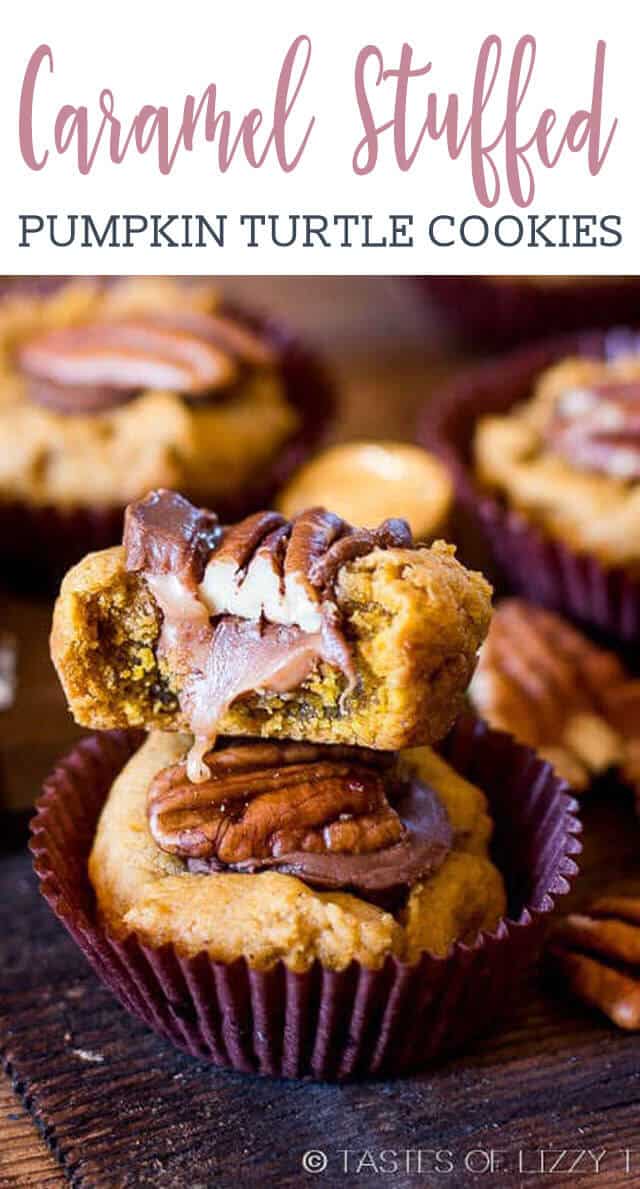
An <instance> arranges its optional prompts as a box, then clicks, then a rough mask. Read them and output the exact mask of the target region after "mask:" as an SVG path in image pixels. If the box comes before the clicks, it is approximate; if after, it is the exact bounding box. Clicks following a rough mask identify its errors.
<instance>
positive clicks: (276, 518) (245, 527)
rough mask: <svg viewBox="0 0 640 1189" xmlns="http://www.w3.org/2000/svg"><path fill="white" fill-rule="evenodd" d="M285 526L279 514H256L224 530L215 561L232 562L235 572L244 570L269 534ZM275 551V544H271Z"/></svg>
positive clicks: (284, 521)
mask: <svg viewBox="0 0 640 1189" xmlns="http://www.w3.org/2000/svg"><path fill="white" fill-rule="evenodd" d="M286 524H287V522H286V520H285V519H284V516H281V515H280V513H279V512H256V513H255V515H254V516H247V518H246V519H245V520H241V521H239V523H238V524H234V525H232V527H231V528H227V529H224V532H223V536H222V538H221V541H220V544H219V545H218V547H217V550H216V560H217V561H230V562H233V563H234V565H235V567H236V569H237V570H245V569H246V567H247V565H248V564H249V562H250V561H251V558H252V557H253V555H254V554H255V552H256V549H258V548H259V547H260V546H261V545H262V544H263V543H266V540H265V539H268V538H269V537H270V536H271V534H272V533H273V532H274V531H275V530H276V529H280V528H283V527H284V526H285V525H286ZM273 549H274V551H275V543H274V544H273Z"/></svg>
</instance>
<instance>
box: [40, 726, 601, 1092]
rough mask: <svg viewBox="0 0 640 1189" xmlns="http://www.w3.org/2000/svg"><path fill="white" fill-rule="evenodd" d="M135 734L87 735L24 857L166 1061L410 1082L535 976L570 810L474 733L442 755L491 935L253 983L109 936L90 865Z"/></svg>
mask: <svg viewBox="0 0 640 1189" xmlns="http://www.w3.org/2000/svg"><path fill="white" fill-rule="evenodd" d="M139 743H140V734H139V733H135V734H134V733H131V732H130V733H127V732H123V731H114V732H108V733H104V734H100V735H97V734H96V735H90V736H89V737H88V738H86V739H84V740H83V741H82V742H81V743H80V744H78V745H77V746H76V747H75V748H74V750H73V751H71V752H70V753H69V755H68V756H67V757H66V758H65V759H63V760H62V761H61V762H60V764H59V765H58V767H57V768H56V769H55V770H54V772H53V773H52V774H51V776H50V777H49V779H48V780H47V782H46V784H45V787H44V790H43V793H42V795H41V797H40V800H39V802H38V805H37V811H36V814H35V816H34V819H33V822H32V827H31V830H32V837H31V850H32V852H33V855H34V858H35V869H36V872H37V874H38V877H39V880H40V887H41V890H42V893H43V895H44V896H45V898H46V899H47V901H48V902H49V904H50V905H51V908H52V909H53V911H54V912H55V913H56V915H57V916H58V917H59V918H60V920H61V921H62V923H63V924H64V925H65V927H66V928H67V929H68V930H69V932H70V933H71V935H72V936H73V937H74V939H75V940H76V942H77V943H78V945H79V946H80V948H81V949H82V951H83V952H84V954H85V956H86V957H87V958H88V960H89V962H90V963H91V965H92V966H93V969H94V970H95V972H96V974H97V975H98V977H99V978H100V979H102V981H103V982H104V983H106V985H107V986H108V987H109V988H110V990H111V991H113V993H114V995H116V996H117V998H118V999H119V1000H120V1002H121V1003H122V1004H123V1005H124V1007H125V1008H127V1009H128V1010H129V1011H130V1012H132V1013H133V1014H134V1015H136V1016H138V1017H139V1018H140V1019H141V1020H144V1022H145V1023H146V1024H148V1025H149V1027H150V1028H153V1029H155V1031H156V1032H159V1033H160V1034H161V1035H162V1036H164V1037H166V1038H167V1039H168V1040H170V1041H171V1042H172V1043H173V1044H174V1045H177V1046H178V1047H179V1048H181V1049H186V1050H187V1052H189V1053H191V1054H193V1055H194V1056H197V1057H200V1058H206V1059H208V1060H209V1061H211V1062H213V1064H214V1065H222V1066H230V1067H232V1068H234V1069H239V1070H245V1071H247V1072H251V1073H261V1074H271V1075H276V1076H283V1077H295V1078H300V1077H313V1078H317V1079H322V1080H342V1079H346V1078H356V1077H366V1076H372V1075H375V1076H390V1075H397V1074H403V1073H408V1072H410V1071H412V1070H416V1069H420V1068H422V1067H424V1066H426V1065H428V1064H429V1063H431V1062H433V1061H434V1060H435V1059H437V1058H439V1057H440V1056H441V1055H442V1054H443V1053H445V1052H449V1051H452V1050H454V1049H460V1048H461V1047H462V1046H464V1045H465V1044H466V1043H467V1042H468V1041H469V1040H470V1039H471V1038H472V1037H474V1036H476V1035H479V1034H482V1033H484V1032H486V1031H487V1030H488V1029H489V1028H490V1026H491V1025H492V1024H494V1023H495V1021H496V1020H497V1019H501V1018H502V1017H503V1015H504V1014H505V1012H506V1011H507V1009H508V1006H509V1004H510V1003H513V1002H514V1001H515V999H516V995H517V990H518V988H519V986H520V984H521V982H522V980H523V979H524V978H525V977H526V975H527V972H528V971H529V970H530V967H531V964H532V962H533V961H534V960H535V958H536V956H537V954H538V952H539V948H540V942H541V934H542V929H543V926H544V923H545V919H546V918H547V917H548V915H549V913H550V912H551V910H552V909H553V907H554V901H555V898H556V897H557V896H562V895H564V893H565V892H567V891H568V889H569V884H570V882H571V880H572V878H573V877H574V875H575V874H576V872H577V867H576V862H575V858H576V855H577V854H578V852H579V850H580V843H579V841H578V839H577V837H576V835H577V834H578V832H579V829H580V826H579V822H578V820H577V817H576V815H575V811H576V802H575V801H574V800H572V799H571V798H570V797H569V796H568V795H567V793H566V791H565V789H566V785H565V784H564V782H562V781H561V780H560V779H559V778H558V777H557V776H555V775H554V773H553V770H552V769H551V767H550V766H549V765H548V764H546V763H545V762H543V761H542V760H541V759H539V758H538V757H537V756H536V755H535V754H534V753H533V752H532V751H531V750H529V749H528V748H526V747H522V746H521V745H519V744H517V743H515V742H514V740H512V739H511V738H510V736H508V735H504V734H502V733H500V732H495V731H492V730H490V729H489V727H487V726H486V724H484V723H482V722H480V721H479V720H477V719H475V718H472V717H465V718H463V719H461V720H460V721H459V722H458V724H457V725H456V727H455V728H454V730H453V731H452V733H451V734H450V736H449V737H448V739H447V740H446V741H445V743H444V745H443V747H442V751H443V754H444V755H445V756H446V758H447V759H448V760H449V762H450V763H451V764H453V766H454V767H455V768H456V769H457V770H458V771H459V772H461V773H463V774H464V775H465V776H467V777H468V778H469V779H470V780H472V781H474V782H476V783H477V784H478V785H480V787H481V788H483V789H484V791H485V793H486V794H487V796H488V799H489V802H490V807H491V812H492V814H493V817H494V820H495V823H496V834H495V859H496V862H497V863H498V865H499V866H500V868H501V870H502V872H503V874H504V877H505V881H506V885H507V890H508V898H509V908H508V916H507V917H506V918H505V919H503V920H502V921H501V922H500V923H499V925H498V927H497V928H496V930H495V932H484V933H481V934H480V935H479V936H478V938H477V940H476V941H475V943H474V944H472V945H465V944H462V943H456V944H455V945H453V946H452V947H451V949H450V951H449V953H448V954H447V955H446V956H445V957H434V956H433V955H431V954H428V953H425V954H424V955H423V956H422V957H421V959H420V961H418V962H417V963H415V964H413V965H408V964H406V963H403V962H400V961H398V960H397V959H395V958H388V959H387V961H386V962H385V964H384V966H383V967H382V968H381V969H379V970H369V969H366V968H365V967H364V966H362V965H360V964H359V963H357V962H352V963H351V964H350V965H349V966H348V967H347V968H346V969H345V970H341V971H333V970H328V969H325V968H323V967H322V966H321V964H320V963H319V962H318V961H316V962H315V963H314V965H313V966H312V967H311V968H310V969H309V970H308V971H307V972H306V973H303V974H296V973H293V972H292V971H290V970H289V969H287V967H286V966H285V965H284V963H283V962H281V961H280V962H278V963H277V964H276V965H274V966H273V967H271V968H270V969H269V970H266V971H257V970H252V969H251V967H250V966H249V965H248V964H247V962H246V961H245V960H244V959H240V960H238V961H236V962H233V963H231V964H229V965H227V964H224V963H222V962H217V961H213V960H212V959H211V958H210V957H209V956H208V955H207V954H206V953H199V954H197V955H196V956H195V957H186V956H185V955H184V954H181V953H180V952H179V951H178V950H177V949H176V948H174V946H173V945H164V946H162V947H160V948H155V947H153V946H150V945H147V944H144V943H143V942H142V941H141V940H140V939H139V937H138V936H137V935H136V934H134V933H132V934H130V935H128V936H127V937H125V938H121V939H116V938H115V937H113V936H111V935H110V934H109V932H108V931H107V930H106V928H105V926H104V924H103V923H101V921H100V920H99V918H98V916H97V914H96V905H95V899H94V895H93V890H92V887H91V884H90V881H89V877H88V871H87V860H88V856H89V852H90V849H91V845H92V842H93V837H94V834H95V830H96V824H97V820H98V816H99V814H100V810H101V808H102V805H103V804H104V801H105V798H106V796H107V794H108V792H109V789H110V787H111V785H112V783H113V781H114V779H115V777H116V776H117V774H118V772H119V771H120V770H121V768H122V767H123V766H124V764H125V763H126V761H127V760H128V758H129V757H130V756H131V755H132V754H133V752H134V751H135V749H136V747H137V746H138V745H139Z"/></svg>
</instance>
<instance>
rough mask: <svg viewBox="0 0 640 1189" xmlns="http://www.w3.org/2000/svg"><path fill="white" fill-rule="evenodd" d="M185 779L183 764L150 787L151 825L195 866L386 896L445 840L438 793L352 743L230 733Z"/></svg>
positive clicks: (436, 861) (439, 853)
mask: <svg viewBox="0 0 640 1189" xmlns="http://www.w3.org/2000/svg"><path fill="white" fill-rule="evenodd" d="M207 763H208V767H209V770H210V776H209V779H208V780H207V781H206V782H205V783H203V784H200V785H198V786H195V787H194V786H193V785H192V784H190V782H189V781H188V779H187V776H186V771H185V767H184V765H183V764H177V765H175V766H174V767H172V768H168V769H165V770H164V771H163V772H160V773H159V774H158V775H157V776H156V778H155V779H154V781H153V782H152V785H151V787H150V790H149V801H148V813H149V825H150V829H151V833H152V835H153V837H154V839H155V841H156V843H157V844H158V846H160V847H161V849H163V850H166V851H168V852H170V853H171V854H175V855H179V856H181V857H182V858H184V859H185V861H186V864H187V869H188V870H189V871H191V872H194V873H202V874H205V873H213V872H224V871H234V872H237V873H246V874H253V873H255V872H258V871H264V870H275V871H278V872H280V873H282V874H286V875H294V876H297V877H298V878H300V879H302V880H304V881H305V883H308V884H310V885H312V886H313V887H316V888H320V889H325V890H350V891H353V892H356V893H357V894H360V895H363V896H364V897H365V898H368V899H372V900H374V901H375V902H383V903H386V902H388V899H389V897H394V896H397V895H398V894H399V893H401V892H403V891H406V889H407V888H408V887H410V886H411V885H412V884H414V883H416V882H417V881H418V880H420V879H424V878H427V877H428V876H429V875H431V874H433V872H434V871H436V870H437V869H438V868H439V867H440V866H441V864H442V863H443V861H444V859H445V858H446V856H447V854H448V853H449V851H450V849H451V845H452V840H453V834H452V829H451V824H450V822H449V818H448V816H447V813H446V810H445V809H444V807H443V805H442V802H441V801H440V799H439V797H438V795H437V793H436V792H435V791H434V789H432V788H431V787H429V786H428V785H426V784H424V783H422V782H421V781H419V780H417V779H415V778H406V779H403V780H398V778H397V777H396V774H395V771H394V758H393V757H392V756H389V755H387V754H385V753H376V752H371V751H366V750H363V749H359V748H341V747H328V746H325V747H321V746H313V745H309V744H292V743H268V744H267V743H254V744H252V743H232V744H230V745H227V746H225V747H221V748H220V749H219V750H216V751H215V752H213V753H212V754H211V755H209V756H207Z"/></svg>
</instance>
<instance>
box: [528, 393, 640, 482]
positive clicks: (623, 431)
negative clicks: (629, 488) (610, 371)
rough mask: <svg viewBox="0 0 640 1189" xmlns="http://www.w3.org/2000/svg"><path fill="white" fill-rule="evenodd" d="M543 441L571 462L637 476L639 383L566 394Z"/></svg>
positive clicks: (616, 475)
mask: <svg viewBox="0 0 640 1189" xmlns="http://www.w3.org/2000/svg"><path fill="white" fill-rule="evenodd" d="M546 440H547V443H548V445H549V446H550V447H551V449H552V450H553V451H554V453H556V454H559V455H560V456H561V457H563V458H565V459H566V460H567V462H569V463H570V464H571V465H572V466H577V467H580V468H582V469H584V470H590V471H596V472H599V473H600V474H604V475H610V476H611V477H613V478H617V479H623V480H624V479H626V480H633V481H635V480H638V479H640V381H638V380H631V381H611V382H610V383H605V384H594V385H593V386H592V387H589V388H576V389H572V390H571V391H569V392H566V393H564V394H563V396H561V397H560V399H559V400H558V402H557V404H556V407H555V410H554V413H553V416H552V418H551V421H550V423H549V426H548V427H547V433H546Z"/></svg>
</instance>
